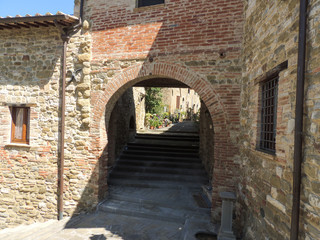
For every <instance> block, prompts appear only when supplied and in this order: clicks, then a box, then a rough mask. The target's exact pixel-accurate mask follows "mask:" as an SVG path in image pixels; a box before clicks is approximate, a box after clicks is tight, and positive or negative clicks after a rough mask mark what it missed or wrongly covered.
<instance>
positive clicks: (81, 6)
mask: <svg viewBox="0 0 320 240" xmlns="http://www.w3.org/2000/svg"><path fill="white" fill-rule="evenodd" d="M83 6H84V0H81V2H80V22H81V23H82V22H83Z"/></svg>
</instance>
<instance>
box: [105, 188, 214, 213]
mask: <svg viewBox="0 0 320 240" xmlns="http://www.w3.org/2000/svg"><path fill="white" fill-rule="evenodd" d="M194 195H196V196H203V199H204V198H205V197H206V196H205V195H203V193H202V192H201V190H200V189H198V190H192V191H190V190H189V189H187V188H184V189H159V188H136V187H122V186H118V187H111V188H110V189H109V196H108V199H112V200H118V201H127V202H134V203H145V204H157V205H159V206H162V207H171V208H175V209H186V210H190V211H196V212H207V211H208V208H210V207H211V204H210V201H209V200H208V199H204V201H205V202H206V203H207V205H206V207H203V206H199V205H198V204H197V202H196V200H195V199H194V198H193V197H192V196H194ZM186 196H191V197H190V198H186Z"/></svg>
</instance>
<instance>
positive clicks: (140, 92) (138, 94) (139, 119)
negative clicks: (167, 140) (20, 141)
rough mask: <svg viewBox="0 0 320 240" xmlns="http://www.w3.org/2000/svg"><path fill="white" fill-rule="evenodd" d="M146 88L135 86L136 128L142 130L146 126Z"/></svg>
mask: <svg viewBox="0 0 320 240" xmlns="http://www.w3.org/2000/svg"><path fill="white" fill-rule="evenodd" d="M145 95H146V90H145V88H144V87H134V88H133V98H134V105H135V109H136V129H137V130H142V129H144V126H145V122H144V121H145V117H146V104H145Z"/></svg>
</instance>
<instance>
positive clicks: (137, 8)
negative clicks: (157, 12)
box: [133, 3, 165, 12]
mask: <svg viewBox="0 0 320 240" xmlns="http://www.w3.org/2000/svg"><path fill="white" fill-rule="evenodd" d="M164 6H165V4H164V3H161V4H157V5H151V6H145V7H136V8H134V9H133V12H144V11H148V10H152V9H158V8H163V7H164Z"/></svg>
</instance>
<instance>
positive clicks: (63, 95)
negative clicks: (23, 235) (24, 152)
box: [58, 36, 68, 220]
mask: <svg viewBox="0 0 320 240" xmlns="http://www.w3.org/2000/svg"><path fill="white" fill-rule="evenodd" d="M61 38H62V41H63V52H62V90H61V113H60V114H61V133H60V139H59V142H60V162H59V163H60V165H59V169H58V220H62V219H63V190H64V178H63V174H64V134H65V109H66V103H65V101H66V62H67V61H66V55H67V44H68V37H67V36H65V37H63V36H61Z"/></svg>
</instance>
